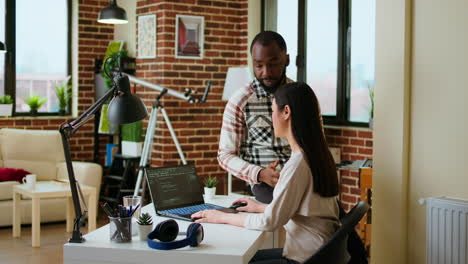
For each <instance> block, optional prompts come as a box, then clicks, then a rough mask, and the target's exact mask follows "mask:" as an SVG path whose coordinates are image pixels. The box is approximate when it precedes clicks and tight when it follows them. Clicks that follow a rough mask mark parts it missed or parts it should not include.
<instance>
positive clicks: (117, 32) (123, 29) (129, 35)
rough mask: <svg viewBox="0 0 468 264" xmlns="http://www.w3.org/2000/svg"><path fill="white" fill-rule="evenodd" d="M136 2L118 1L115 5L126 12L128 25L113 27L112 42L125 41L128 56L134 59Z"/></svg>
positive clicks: (130, 0) (133, 0)
mask: <svg viewBox="0 0 468 264" xmlns="http://www.w3.org/2000/svg"><path fill="white" fill-rule="evenodd" d="M136 2H137V1H136V0H120V1H118V2H117V4H118V5H119V6H120V7H121V8H123V9H125V12H127V18H128V23H127V24H122V25H118V24H117V25H115V26H114V40H123V41H125V44H126V47H127V51H128V56H129V57H133V58H136V41H137V37H136V27H137V24H136Z"/></svg>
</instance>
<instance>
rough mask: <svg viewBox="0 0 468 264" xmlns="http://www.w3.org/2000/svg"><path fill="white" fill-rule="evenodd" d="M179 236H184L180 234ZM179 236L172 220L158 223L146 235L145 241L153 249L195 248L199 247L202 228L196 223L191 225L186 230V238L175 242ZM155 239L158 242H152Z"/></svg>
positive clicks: (175, 224)
mask: <svg viewBox="0 0 468 264" xmlns="http://www.w3.org/2000/svg"><path fill="white" fill-rule="evenodd" d="M181 234H184V233H183V232H181ZM178 235H179V225H178V224H177V222H176V221H175V220H173V219H169V220H166V221H163V222H161V223H159V224H158V225H157V226H156V228H154V230H153V231H152V232H151V233H149V234H148V237H147V238H146V241H147V242H148V246H149V247H151V248H154V249H162V250H169V249H176V248H182V247H186V246H191V247H196V246H198V245H200V243H201V242H202V240H203V236H204V233H203V226H202V225H201V224H198V223H192V224H190V225H189V226H188V228H187V233H186V235H187V237H186V238H184V239H182V240H177V241H174V240H175V239H176V237H177V236H178ZM153 239H157V240H159V241H154V240H153Z"/></svg>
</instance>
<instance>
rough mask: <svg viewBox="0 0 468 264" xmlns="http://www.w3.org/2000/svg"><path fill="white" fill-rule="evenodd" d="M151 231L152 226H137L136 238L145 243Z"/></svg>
mask: <svg viewBox="0 0 468 264" xmlns="http://www.w3.org/2000/svg"><path fill="white" fill-rule="evenodd" d="M151 231H153V225H138V237H139V238H140V240H141V241H146V237H147V236H148V234H149V233H151Z"/></svg>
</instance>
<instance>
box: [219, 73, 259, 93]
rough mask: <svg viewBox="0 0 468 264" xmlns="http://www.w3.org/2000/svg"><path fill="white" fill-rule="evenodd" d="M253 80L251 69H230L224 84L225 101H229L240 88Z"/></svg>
mask: <svg viewBox="0 0 468 264" xmlns="http://www.w3.org/2000/svg"><path fill="white" fill-rule="evenodd" d="M252 79H253V77H252V74H251V73H250V70H249V67H230V68H229V69H228V72H227V74H226V81H225V82H224V90H223V97H222V99H223V101H228V100H229V98H231V96H232V95H233V94H234V93H235V92H236V91H237V90H238V89H239V88H241V87H243V86H244V85H246V84H247V83H249V82H250V81H252Z"/></svg>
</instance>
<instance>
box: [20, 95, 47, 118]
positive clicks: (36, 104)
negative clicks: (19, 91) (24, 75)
mask: <svg viewBox="0 0 468 264" xmlns="http://www.w3.org/2000/svg"><path fill="white" fill-rule="evenodd" d="M46 101H47V99H46V98H42V97H40V96H38V95H31V96H29V97H28V98H27V99H26V100H25V102H26V104H27V105H28V106H29V112H30V113H31V115H32V116H37V110H38V109H39V108H40V107H41V106H42V105H43V104H45V102H46Z"/></svg>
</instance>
